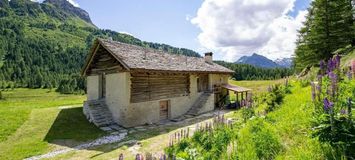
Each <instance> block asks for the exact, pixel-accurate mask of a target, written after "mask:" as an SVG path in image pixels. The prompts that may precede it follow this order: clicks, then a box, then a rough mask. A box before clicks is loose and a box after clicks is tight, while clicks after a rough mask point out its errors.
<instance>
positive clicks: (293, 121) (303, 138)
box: [268, 85, 324, 159]
mask: <svg viewBox="0 0 355 160" xmlns="http://www.w3.org/2000/svg"><path fill="white" fill-rule="evenodd" d="M310 103H311V95H310V88H309V87H306V88H301V87H300V85H297V86H295V88H294V89H293V94H292V95H288V96H286V97H285V100H284V103H283V104H282V105H281V107H280V109H278V110H277V111H275V112H272V113H270V114H269V115H268V117H269V118H270V119H272V121H275V123H274V126H275V129H276V131H277V133H278V134H279V136H280V137H281V142H282V143H283V145H284V148H285V150H284V151H283V152H282V153H281V154H279V155H278V156H277V159H322V158H324V157H323V153H322V150H321V148H320V144H319V142H318V141H317V140H316V139H312V138H311V137H310V135H311V121H312V112H313V107H312V106H311V105H310Z"/></svg>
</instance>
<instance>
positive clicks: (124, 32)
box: [118, 31, 133, 36]
mask: <svg viewBox="0 0 355 160" xmlns="http://www.w3.org/2000/svg"><path fill="white" fill-rule="evenodd" d="M118 33H122V34H127V35H130V36H133V34H132V33H129V32H126V31H119V32H118Z"/></svg>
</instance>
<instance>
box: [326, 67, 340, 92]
mask: <svg viewBox="0 0 355 160" xmlns="http://www.w3.org/2000/svg"><path fill="white" fill-rule="evenodd" d="M328 75H329V78H330V80H331V81H332V83H331V87H332V92H331V94H332V96H333V97H334V96H335V94H336V90H337V79H338V76H337V75H336V74H334V72H329V74H328Z"/></svg>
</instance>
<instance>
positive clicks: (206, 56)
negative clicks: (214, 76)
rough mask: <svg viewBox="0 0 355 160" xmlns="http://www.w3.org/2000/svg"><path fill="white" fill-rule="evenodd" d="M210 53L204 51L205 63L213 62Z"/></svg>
mask: <svg viewBox="0 0 355 160" xmlns="http://www.w3.org/2000/svg"><path fill="white" fill-rule="evenodd" d="M212 55H213V53H212V52H208V53H205V61H206V62H207V63H210V64H212V63H213V58H212Z"/></svg>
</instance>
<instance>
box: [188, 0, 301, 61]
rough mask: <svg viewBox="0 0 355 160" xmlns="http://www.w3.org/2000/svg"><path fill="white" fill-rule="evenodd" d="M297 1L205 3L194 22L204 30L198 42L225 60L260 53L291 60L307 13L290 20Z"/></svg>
mask: <svg viewBox="0 0 355 160" xmlns="http://www.w3.org/2000/svg"><path fill="white" fill-rule="evenodd" d="M294 1H295V0H278V1H275V0H205V1H204V2H203V3H202V5H201V7H200V8H199V10H198V12H197V16H196V17H194V18H193V19H192V20H191V22H192V23H193V24H195V25H197V26H198V27H199V28H200V29H201V33H200V34H199V35H198V41H199V42H200V44H201V45H202V47H203V48H204V50H206V51H207V50H213V51H215V52H217V53H219V54H221V57H222V59H223V60H227V61H235V60H236V59H237V58H239V57H241V56H243V55H248V54H252V53H253V52H257V53H260V54H263V55H266V56H268V57H271V58H275V57H280V56H282V57H289V56H291V55H292V53H293V50H294V48H295V45H294V41H295V40H296V33H297V29H299V27H300V26H301V22H302V20H303V19H304V18H303V17H304V15H305V12H302V13H300V14H299V15H298V16H297V17H296V18H293V17H290V16H287V13H288V12H289V11H291V10H292V9H293V4H294Z"/></svg>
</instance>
